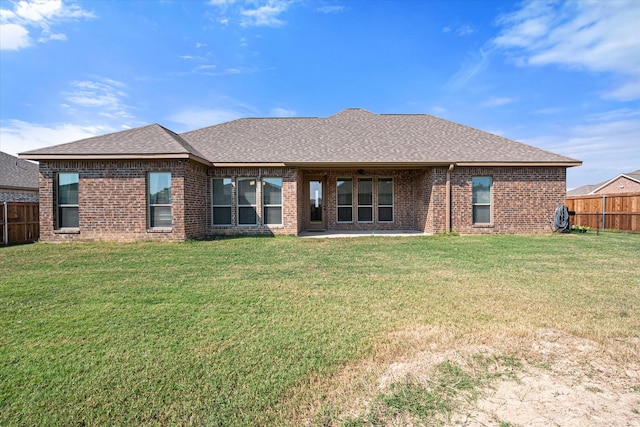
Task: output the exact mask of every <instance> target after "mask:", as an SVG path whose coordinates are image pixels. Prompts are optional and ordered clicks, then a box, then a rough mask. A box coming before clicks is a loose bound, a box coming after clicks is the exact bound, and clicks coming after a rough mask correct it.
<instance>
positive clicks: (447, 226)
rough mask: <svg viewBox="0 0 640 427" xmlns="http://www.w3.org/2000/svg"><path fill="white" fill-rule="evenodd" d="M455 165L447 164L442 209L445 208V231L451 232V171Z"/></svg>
mask: <svg viewBox="0 0 640 427" xmlns="http://www.w3.org/2000/svg"><path fill="white" fill-rule="evenodd" d="M454 167H455V164H454V163H451V164H450V165H449V169H448V170H447V185H446V187H445V201H444V210H445V233H451V171H453V168H454Z"/></svg>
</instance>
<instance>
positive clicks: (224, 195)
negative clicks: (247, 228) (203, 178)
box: [211, 178, 233, 225]
mask: <svg viewBox="0 0 640 427" xmlns="http://www.w3.org/2000/svg"><path fill="white" fill-rule="evenodd" d="M232 205H233V185H232V184H231V178H212V179H211V215H212V217H211V223H212V224H213V225H231V208H232Z"/></svg>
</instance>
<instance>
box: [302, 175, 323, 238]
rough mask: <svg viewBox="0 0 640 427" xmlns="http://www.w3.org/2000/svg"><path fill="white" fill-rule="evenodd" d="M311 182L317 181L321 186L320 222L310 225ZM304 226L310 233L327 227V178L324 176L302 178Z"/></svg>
mask: <svg viewBox="0 0 640 427" xmlns="http://www.w3.org/2000/svg"><path fill="white" fill-rule="evenodd" d="M311 181H319V182H320V184H321V185H322V195H321V200H322V210H321V214H322V222H321V223H319V224H317V223H311V193H310V188H309V185H310V183H311ZM304 194H305V195H304V224H305V228H306V229H307V230H310V231H324V230H326V227H327V203H326V200H327V198H326V195H327V177H326V176H324V175H309V176H305V177H304Z"/></svg>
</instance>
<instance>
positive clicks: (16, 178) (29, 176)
mask: <svg viewBox="0 0 640 427" xmlns="http://www.w3.org/2000/svg"><path fill="white" fill-rule="evenodd" d="M0 202H29V203H37V202H38V165H36V164H35V163H31V162H27V161H26V160H21V159H19V158H17V157H14V156H12V155H11V154H7V153H3V152H1V151H0Z"/></svg>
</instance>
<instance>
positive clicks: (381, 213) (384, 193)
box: [378, 178, 393, 222]
mask: <svg viewBox="0 0 640 427" xmlns="http://www.w3.org/2000/svg"><path fill="white" fill-rule="evenodd" d="M378 221H379V222H392V221H393V178H378Z"/></svg>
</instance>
